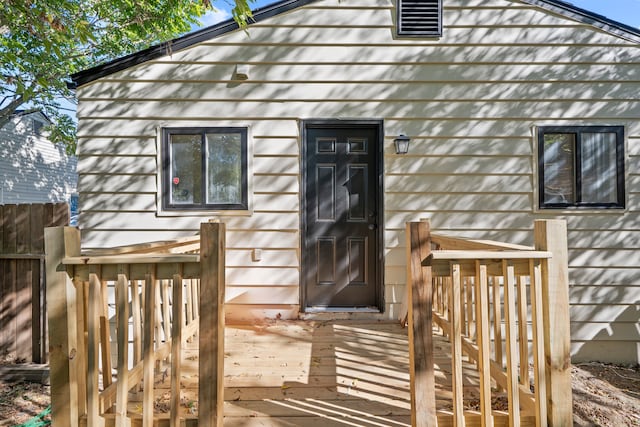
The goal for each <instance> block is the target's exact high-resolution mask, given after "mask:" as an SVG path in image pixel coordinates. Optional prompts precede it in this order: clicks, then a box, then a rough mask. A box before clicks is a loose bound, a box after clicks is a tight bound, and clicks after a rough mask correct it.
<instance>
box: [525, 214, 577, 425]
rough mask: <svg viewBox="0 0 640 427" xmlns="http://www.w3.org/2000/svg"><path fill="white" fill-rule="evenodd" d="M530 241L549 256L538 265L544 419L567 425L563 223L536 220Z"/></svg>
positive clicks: (567, 337)
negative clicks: (544, 396)
mask: <svg viewBox="0 0 640 427" xmlns="http://www.w3.org/2000/svg"><path fill="white" fill-rule="evenodd" d="M534 239H535V249H536V250H542V251H549V252H551V253H552V255H553V257H552V258H551V259H549V260H548V261H547V262H543V263H542V299H543V305H542V307H543V322H544V353H545V363H546V383H547V408H548V409H547V411H548V412H547V420H548V422H549V425H550V426H570V425H573V414H572V411H573V408H572V407H573V404H572V396H571V335H570V317H569V271H568V262H569V261H568V249H567V223H566V221H564V220H536V221H535V224H534Z"/></svg>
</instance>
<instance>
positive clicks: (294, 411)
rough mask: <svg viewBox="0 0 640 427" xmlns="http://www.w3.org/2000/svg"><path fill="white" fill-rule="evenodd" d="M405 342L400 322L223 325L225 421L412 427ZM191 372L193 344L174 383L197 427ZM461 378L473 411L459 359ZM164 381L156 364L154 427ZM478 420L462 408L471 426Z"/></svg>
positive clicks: (440, 365) (446, 348)
mask: <svg viewBox="0 0 640 427" xmlns="http://www.w3.org/2000/svg"><path fill="white" fill-rule="evenodd" d="M407 340H408V339H407V329H404V328H402V327H401V326H400V325H399V324H397V323H382V322H371V323H363V322H350V321H332V322H303V321H275V322H269V323H264V324H262V325H253V326H248V325H227V327H226V333H225V367H224V368H225V405H224V425H225V426H247V427H250V426H310V427H313V426H322V427H331V426H411V402H410V381H409V354H408V342H407ZM435 351H436V369H437V371H436V383H437V390H436V396H437V399H438V401H437V402H438V410H439V412H438V415H439V416H438V418H439V425H450V424H451V421H450V419H451V408H452V402H451V389H450V387H451V377H450V372H451V356H450V345H449V343H448V342H447V341H446V339H445V338H443V336H442V334H440V333H438V332H436V335H435ZM197 369H198V352H197V346H196V345H195V344H194V345H189V346H187V348H186V349H185V351H184V352H183V365H182V380H181V382H182V385H183V387H184V389H185V390H184V391H183V394H182V396H181V401H182V411H183V412H182V415H183V416H184V418H186V419H187V423H186V424H187V425H190V424H191V423H193V425H196V424H195V422H196V418H197V393H198V386H197V383H198V377H197ZM464 372H465V386H466V388H465V403H466V404H465V406H466V407H467V408H468V409H473V408H474V406H476V405H477V401H478V398H477V397H478V396H479V394H478V391H477V389H476V387H474V385H477V370H476V368H475V366H474V365H473V364H471V363H469V362H468V361H466V360H465V363H464ZM170 375H171V373H170V368H169V367H167V368H166V369H165V368H162V367H161V368H160V369H159V374H158V375H157V377H156V384H155V388H156V399H155V411H156V414H155V417H156V419H157V420H158V423H157V424H158V425H168V421H167V419H168V416H169V415H168V413H169V401H170V400H169V398H170V391H169V378H170ZM140 396H141V395H140ZM131 398H132V399H131V401H130V403H129V416H130V417H131V418H132V420H133V424H134V425H136V424H137V421H139V419H140V418H141V416H142V405H141V403H140V401H139V400H140V399H136V396H131ZM136 415H138V416H136ZM495 415H497V417H496V420H497V421H498V420H500V419H501V418H502V417H501V415H502V413H496V414H495ZM476 416H477V413H476V412H474V411H471V412H468V414H467V419H468V425H473V424H474V423H473V419H474V418H476ZM504 416H505V418H504V420H505V424H504V425H506V416H507V413H506V412H504ZM525 421H526V420H525ZM525 424H526V422H525ZM497 425H500V423H499V422H498V423H497Z"/></svg>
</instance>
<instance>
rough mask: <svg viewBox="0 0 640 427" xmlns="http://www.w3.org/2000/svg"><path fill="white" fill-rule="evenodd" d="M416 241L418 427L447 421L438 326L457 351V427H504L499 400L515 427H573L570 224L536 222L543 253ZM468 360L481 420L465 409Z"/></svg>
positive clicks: (412, 256) (413, 304) (413, 317)
mask: <svg viewBox="0 0 640 427" xmlns="http://www.w3.org/2000/svg"><path fill="white" fill-rule="evenodd" d="M407 236H408V241H409V243H408V245H407V256H408V259H409V263H408V272H407V273H408V283H409V284H410V286H409V292H408V294H409V297H408V298H409V300H408V308H409V324H410V328H409V338H410V339H409V342H410V357H411V392H412V404H413V408H414V409H413V411H412V417H413V419H412V423H413V425H414V426H435V425H438V422H439V421H440V422H442V421H443V418H442V416H441V414H440V413H439V412H437V411H436V400H435V392H434V384H435V381H434V360H433V342H432V327H433V326H434V324H435V325H437V327H439V328H441V330H442V331H443V332H444V333H445V334H446V335H447V336H448V338H449V341H450V342H451V349H452V361H451V372H452V375H451V377H452V390H453V397H452V403H453V410H452V412H451V416H450V417H452V418H453V425H454V426H464V425H479V424H481V425H483V426H493V425H494V424H496V423H498V418H497V417H496V415H499V411H497V410H496V408H495V407H494V408H492V398H497V397H499V396H506V399H507V404H508V425H510V426H520V425H535V426H542V427H544V426H547V425H550V426H567V425H572V424H573V421H572V403H571V377H570V354H569V340H570V338H569V301H568V276H567V240H566V238H567V237H566V236H567V233H566V224H565V223H564V222H563V221H551V220H545V221H536V223H535V226H534V240H535V247H534V248H529V247H524V246H518V245H509V244H503V243H497V242H487V241H472V240H465V239H458V238H452V237H446V236H439V235H435V234H431V233H430V230H429V223H428V222H416V223H408V224H407ZM463 353H464V354H466V355H467V356H468V357H469V358H470V359H471V360H473V361H474V362H475V363H476V367H477V385H478V386H479V388H480V398H479V402H477V407H478V408H479V409H477V410H475V411H471V410H469V409H470V408H468V407H465V397H467V396H466V395H465V392H464V391H465V389H464V386H465V385H469V384H463V376H462V357H463ZM468 401H469V399H468V397H467V403H468ZM474 403H475V402H474ZM473 406H476V405H475V404H474V405H473ZM503 414H504V412H503ZM448 421H449V420H447V425H449V422H448ZM500 421H501V422H502V420H500Z"/></svg>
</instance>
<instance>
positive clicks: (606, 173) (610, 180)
mask: <svg viewBox="0 0 640 427" xmlns="http://www.w3.org/2000/svg"><path fill="white" fill-rule="evenodd" d="M581 147H582V154H581V159H580V160H581V162H582V188H581V190H582V201H583V202H585V203H616V202H618V200H617V198H618V178H617V166H616V134H615V133H583V134H582V145H581Z"/></svg>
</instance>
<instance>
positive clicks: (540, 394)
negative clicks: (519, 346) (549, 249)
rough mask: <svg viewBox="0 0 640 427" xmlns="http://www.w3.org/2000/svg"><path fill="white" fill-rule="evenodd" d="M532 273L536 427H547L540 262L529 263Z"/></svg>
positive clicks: (532, 261)
mask: <svg viewBox="0 0 640 427" xmlns="http://www.w3.org/2000/svg"><path fill="white" fill-rule="evenodd" d="M529 270H530V271H531V324H532V329H533V331H532V332H533V382H534V384H535V390H534V392H535V396H536V427H546V426H547V381H546V373H545V366H546V364H545V359H544V323H543V314H542V271H541V266H540V262H539V261H536V260H530V261H529Z"/></svg>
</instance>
